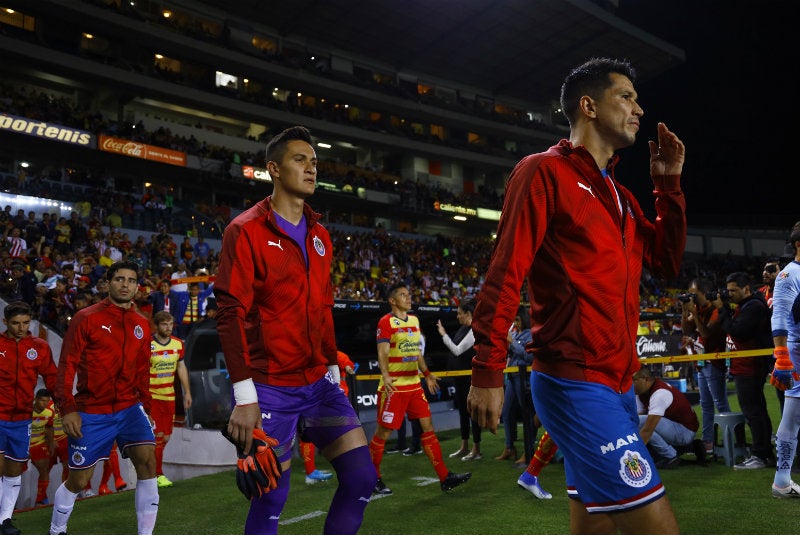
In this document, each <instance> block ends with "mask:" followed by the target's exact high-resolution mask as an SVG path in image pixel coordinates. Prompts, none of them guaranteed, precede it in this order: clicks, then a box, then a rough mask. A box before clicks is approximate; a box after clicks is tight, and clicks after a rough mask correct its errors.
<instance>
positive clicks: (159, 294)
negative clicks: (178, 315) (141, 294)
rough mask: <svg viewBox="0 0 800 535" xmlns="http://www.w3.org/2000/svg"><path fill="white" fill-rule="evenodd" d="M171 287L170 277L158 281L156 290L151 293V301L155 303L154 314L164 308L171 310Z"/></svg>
mask: <svg viewBox="0 0 800 535" xmlns="http://www.w3.org/2000/svg"><path fill="white" fill-rule="evenodd" d="M171 289H172V288H171V285H170V281H169V279H161V280H160V281H159V282H158V287H157V288H156V291H154V292H151V293H150V301H151V302H152V303H153V314H155V313H156V312H160V311H162V310H166V311H168V312H169V310H170V290H171Z"/></svg>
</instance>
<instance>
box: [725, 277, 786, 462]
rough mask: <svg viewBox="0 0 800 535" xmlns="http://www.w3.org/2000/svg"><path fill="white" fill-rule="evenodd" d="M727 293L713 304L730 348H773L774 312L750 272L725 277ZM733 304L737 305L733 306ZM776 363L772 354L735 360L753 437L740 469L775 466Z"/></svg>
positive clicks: (735, 375) (734, 373)
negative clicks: (772, 382) (772, 406)
mask: <svg viewBox="0 0 800 535" xmlns="http://www.w3.org/2000/svg"><path fill="white" fill-rule="evenodd" d="M725 284H726V286H727V292H725V291H720V292H719V295H717V298H716V299H715V300H713V301H712V304H713V305H714V307H715V308H716V309H717V311H718V314H719V318H720V322H721V324H722V330H723V331H725V333H726V335H727V339H726V344H727V347H728V351H747V350H750V349H762V348H771V347H772V328H771V326H770V319H771V315H772V314H771V312H770V309H769V306H767V301H766V299H764V295H763V294H761V293H760V292H753V291H752V290H751V288H750V279H749V277H748V276H747V273H744V272H736V273H731V274H730V275H728V277H727V278H726V279H725ZM731 303H733V304H734V305H736V307H735V308H732V307H731ZM771 365H772V356H770V355H764V356H758V357H737V358H733V359H731V365H730V373H731V375H732V376H733V378H734V382H735V384H736V397H737V398H738V400H739V406H740V407H741V409H742V413H744V417H745V419H746V420H747V425H748V426H750V433H751V435H752V438H753V443H752V446H751V447H750V457H749V458H747V459H746V460H745V461H744V462H742V463H740V464H737V465H734V468H735V469H736V470H752V469H756V468H766V467H768V466H775V456H774V455H773V451H772V443H771V438H772V421H771V420H770V418H769V413H768V412H767V399H766V398H765V397H764V383H765V382H766V380H767V376H768V375H769V372H770V368H771Z"/></svg>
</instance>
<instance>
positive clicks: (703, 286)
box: [689, 279, 714, 294]
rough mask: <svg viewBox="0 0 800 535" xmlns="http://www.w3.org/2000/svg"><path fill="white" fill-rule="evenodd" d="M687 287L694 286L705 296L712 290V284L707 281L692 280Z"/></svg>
mask: <svg viewBox="0 0 800 535" xmlns="http://www.w3.org/2000/svg"><path fill="white" fill-rule="evenodd" d="M689 286H694V287H695V288H697V290H698V291H699V292H701V293H703V294H707V293H708V292H710V291H711V290H713V289H714V283H712V282H711V281H710V280H708V279H693V280H692V282H690V283H689Z"/></svg>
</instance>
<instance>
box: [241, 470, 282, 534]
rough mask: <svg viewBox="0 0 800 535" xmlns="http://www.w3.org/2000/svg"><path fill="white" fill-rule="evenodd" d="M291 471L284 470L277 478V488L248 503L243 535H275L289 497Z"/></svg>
mask: <svg viewBox="0 0 800 535" xmlns="http://www.w3.org/2000/svg"><path fill="white" fill-rule="evenodd" d="M291 475H292V469H291V468H290V469H288V470H284V471H283V474H282V475H281V477H280V478H278V488H276V489H274V490H271V491H269V492H268V493H267V494H263V495H262V496H261V497H260V498H256V499H254V500H253V501H251V502H250V512H249V513H247V521H246V522H245V524H244V532H245V535H276V534H277V533H278V520H279V519H280V516H281V511H283V506H284V505H286V499H287V498H288V497H289V479H290V477H291Z"/></svg>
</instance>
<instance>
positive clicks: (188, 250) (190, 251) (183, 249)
mask: <svg viewBox="0 0 800 535" xmlns="http://www.w3.org/2000/svg"><path fill="white" fill-rule="evenodd" d="M180 255H181V261H182V262H183V263H184V264H185V265H189V264H191V263H192V260H193V257H194V246H193V245H192V241H191V238H189V236H185V237H184V238H183V242H182V243H181V246H180Z"/></svg>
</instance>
